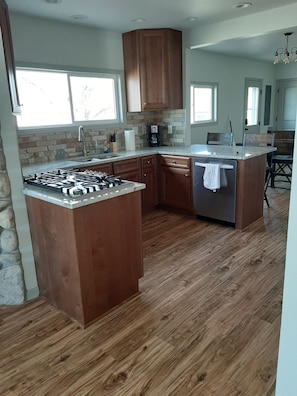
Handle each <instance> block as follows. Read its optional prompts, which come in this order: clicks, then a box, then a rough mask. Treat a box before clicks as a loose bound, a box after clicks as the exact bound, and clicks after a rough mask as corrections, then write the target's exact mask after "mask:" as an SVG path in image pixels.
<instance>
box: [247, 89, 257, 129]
mask: <svg viewBox="0 0 297 396" xmlns="http://www.w3.org/2000/svg"><path fill="white" fill-rule="evenodd" d="M259 97H260V89H259V87H248V96H247V110H246V119H247V124H246V125H247V126H252V125H258V112H259Z"/></svg>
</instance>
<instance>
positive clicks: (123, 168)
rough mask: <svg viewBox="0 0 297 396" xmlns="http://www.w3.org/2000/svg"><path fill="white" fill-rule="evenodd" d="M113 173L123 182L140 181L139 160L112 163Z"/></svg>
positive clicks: (132, 159)
mask: <svg viewBox="0 0 297 396" xmlns="http://www.w3.org/2000/svg"><path fill="white" fill-rule="evenodd" d="M113 173H114V175H115V176H119V177H121V178H122V179H123V180H131V181H137V182H139V181H140V180H141V177H140V162H139V158H131V159H128V160H123V161H117V162H114V163H113Z"/></svg>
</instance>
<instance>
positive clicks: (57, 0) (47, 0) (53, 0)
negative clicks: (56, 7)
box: [44, 0, 62, 4]
mask: <svg viewBox="0 0 297 396" xmlns="http://www.w3.org/2000/svg"><path fill="white" fill-rule="evenodd" d="M44 1H45V2H46V3H49V4H57V3H61V1H62V0H44Z"/></svg>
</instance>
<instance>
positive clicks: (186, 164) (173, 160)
mask: <svg viewBox="0 0 297 396" xmlns="http://www.w3.org/2000/svg"><path fill="white" fill-rule="evenodd" d="M160 157H161V159H160V163H161V165H163V166H172V167H178V168H188V169H190V168H191V158H189V157H181V156H179V155H161V156H160Z"/></svg>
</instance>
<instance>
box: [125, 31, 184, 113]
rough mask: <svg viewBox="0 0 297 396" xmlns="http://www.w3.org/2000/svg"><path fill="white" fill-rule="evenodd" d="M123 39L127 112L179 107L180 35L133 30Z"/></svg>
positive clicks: (178, 32) (170, 32)
mask: <svg viewBox="0 0 297 396" xmlns="http://www.w3.org/2000/svg"><path fill="white" fill-rule="evenodd" d="M122 39H123V53H124V72H125V83H126V96H127V109H128V111H129V112H134V111H146V110H165V109H180V108H182V32H181V31H178V30H173V29H143V30H134V31H131V32H127V33H124V34H123V35H122Z"/></svg>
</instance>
